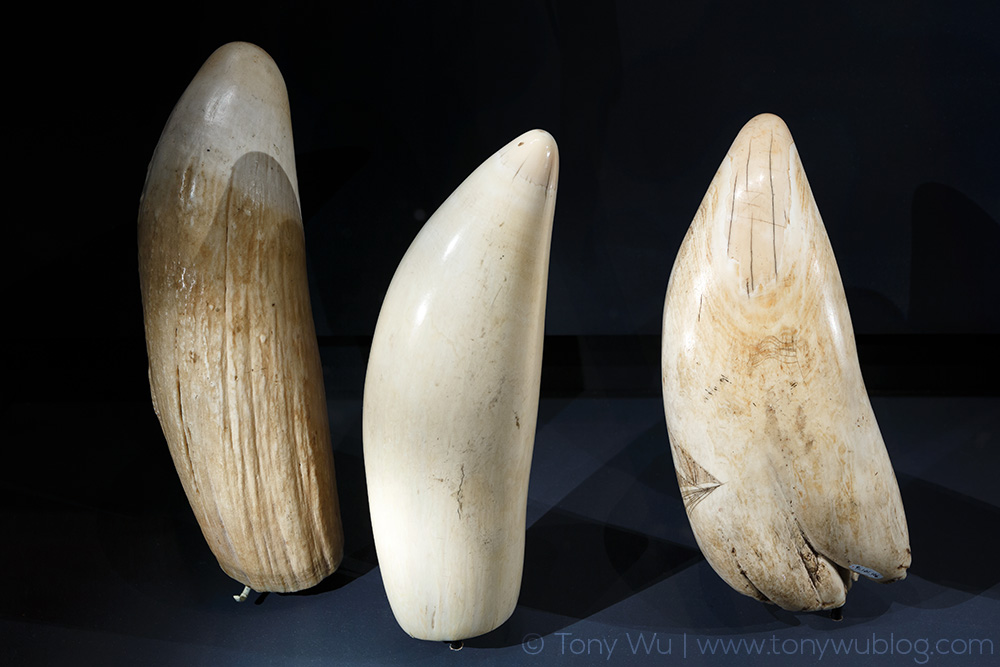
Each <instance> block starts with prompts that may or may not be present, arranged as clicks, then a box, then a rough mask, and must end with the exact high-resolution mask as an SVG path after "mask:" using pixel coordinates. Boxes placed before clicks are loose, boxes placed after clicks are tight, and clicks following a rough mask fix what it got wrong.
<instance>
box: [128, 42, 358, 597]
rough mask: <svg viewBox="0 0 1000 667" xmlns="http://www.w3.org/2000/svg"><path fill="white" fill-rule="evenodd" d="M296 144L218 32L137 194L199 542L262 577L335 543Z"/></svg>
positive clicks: (163, 365) (294, 573)
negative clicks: (217, 42) (219, 43)
mask: <svg viewBox="0 0 1000 667" xmlns="http://www.w3.org/2000/svg"><path fill="white" fill-rule="evenodd" d="M294 155H295V154H294V150H293V145H292V129H291V119H290V116H289V108H288V98H287V94H286V92H285V84H284V81H283V80H282V78H281V74H280V73H279V71H278V68H277V66H276V65H275V64H274V62H273V61H272V60H271V58H270V57H269V56H268V55H267V54H266V53H265V52H264V51H262V50H261V49H259V48H257V47H256V46H253V45H251V44H246V43H233V44H227V45H225V46H223V47H221V48H220V49H218V50H217V51H216V52H215V53H213V54H212V56H211V57H210V58H209V59H208V60H207V61H206V62H205V64H204V65H203V66H202V68H201V69H200V70H199V71H198V73H197V75H196V76H195V77H194V79H193V80H192V82H191V84H190V85H189V86H188V88H187V90H186V91H185V92H184V94H183V96H182V97H181V98H180V100H179V101H178V103H177V105H176V106H175V107H174V110H173V112H172V113H171V115H170V118H169V119H168V120H167V124H166V127H165V128H164V130H163V134H162V135H161V137H160V141H159V143H158V144H157V146H156V150H155V152H154V153H153V158H152V161H151V162H150V165H149V171H148V173H147V176H146V184H145V187H144V189H143V195H142V200H141V203H140V208H139V222H138V235H139V278H140V283H141V288H142V300H143V313H144V320H145V327H146V345H147V351H148V354H149V382H150V389H151V393H152V397H153V406H154V408H155V410H156V414H157V416H158V417H159V419H160V425H161V426H162V428H163V433H164V436H165V437H166V440H167V444H168V445H169V447H170V453H171V456H172V457H173V460H174V464H175V466H176V468H177V473H178V475H179V477H180V479H181V483H182V484H183V486H184V490H185V492H186V493H187V497H188V501H189V502H190V504H191V508H192V510H193V511H194V514H195V516H196V517H197V519H198V523H199V524H200V526H201V529H202V532H203V534H204V536H205V539H206V540H207V541H208V545H209V547H210V548H211V549H212V552H213V553H214V554H215V556H216V558H217V559H218V560H219V564H220V565H221V566H222V569H223V570H224V571H225V572H226V573H227V574H228V575H229V576H231V577H233V578H234V579H236V580H237V581H239V582H241V583H243V584H245V585H246V586H250V587H251V588H253V589H255V590H258V591H296V590H301V589H304V588H308V587H310V586H312V585H314V584H316V583H318V582H319V581H320V580H322V579H323V578H324V577H326V576H327V575H329V574H330V573H331V572H333V571H334V570H335V569H336V567H337V565H338V564H339V562H340V559H341V554H342V534H341V524H340V510H339V506H338V501H337V489H336V481H335V477H334V470H333V454H332V451H331V447H330V435H329V427H328V423H327V413H326V399H325V396H324V392H323V373H322V367H321V364H320V359H319V349H318V346H317V342H316V334H315V331H314V328H313V321H312V312H311V310H310V305H309V292H308V288H307V283H306V259H305V243H304V238H303V231H302V218H301V213H300V210H299V199H298V186H297V184H296V175H295V159H294ZM237 597H239V596H237Z"/></svg>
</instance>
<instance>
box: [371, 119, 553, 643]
mask: <svg viewBox="0 0 1000 667" xmlns="http://www.w3.org/2000/svg"><path fill="white" fill-rule="evenodd" d="M558 164H559V163H558V153H557V150H556V144H555V141H554V140H553V139H552V137H551V136H550V135H549V134H547V133H546V132H543V131H539V130H535V131H531V132H528V133H526V134H524V135H522V136H520V137H518V138H517V139H515V140H514V141H512V142H511V143H509V144H507V145H506V146H505V147H504V148H502V149H501V150H500V151H498V152H497V153H496V154H494V155H493V156H492V157H491V158H489V159H488V160H487V161H486V162H484V163H483V164H482V166H480V167H479V168H478V169H477V170H476V171H474V172H473V173H472V175H470V176H469V177H468V178H467V179H466V180H465V181H464V182H463V183H462V184H461V185H460V186H459V187H458V189H456V190H455V192H454V193H452V195H451V196H450V197H449V198H448V199H447V200H446V201H445V202H444V203H443V204H442V205H441V207H440V208H439V209H438V210H437V212H435V213H434V215H433V216H431V218H430V219H429V220H428V221H427V223H426V224H425V225H424V227H423V229H421V230H420V233H419V234H418V235H417V237H416V239H415V240H414V241H413V243H412V245H411V246H410V248H409V250H407V252H406V255H405V256H404V257H403V259H402V261H401V262H400V264H399V268H398V269H397V270H396V274H395V276H394V277H393V279H392V283H391V284H390V286H389V290H388V292H387V294H386V297H385V301H384V302H383V304H382V310H381V313H380V314H379V319H378V325H377V327H376V329H375V336H374V340H373V342H372V349H371V355H370V357H369V362H368V374H367V377H366V380H365V396H364V421H363V423H364V426H363V431H364V451H365V469H366V472H367V480H368V496H369V502H370V506H371V517H372V529H373V532H374V535H375V546H376V549H377V551H378V560H379V568H380V570H381V573H382V580H383V583H384V584H385V590H386V593H387V594H388V597H389V602H390V604H391V606H392V611H393V613H394V614H395V616H396V620H397V621H398V622H399V624H400V626H401V627H402V628H403V629H404V630H405V631H406V632H407V633H409V634H410V635H411V636H413V637H417V638H419V639H429V640H459V639H466V638H469V637H474V636H477V635H480V634H483V633H486V632H489V631H490V630H492V629H494V628H496V627H498V626H499V625H500V624H501V623H503V622H504V621H505V620H506V619H507V618H508V617H509V616H510V615H511V613H513V611H514V607H515V605H516V603H517V596H518V590H519V588H520V584H521V570H522V565H523V560H524V530H525V512H526V505H527V493H528V471H529V467H530V464H531V453H532V447H533V443H534V436H535V422H536V417H537V412H538V391H539V380H540V376H541V361H542V337H543V331H544V319H545V292H546V282H547V275H548V261H549V241H550V238H551V230H552V218H553V215H554V212H555V200H556V182H557V176H558Z"/></svg>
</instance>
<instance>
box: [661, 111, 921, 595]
mask: <svg viewBox="0 0 1000 667" xmlns="http://www.w3.org/2000/svg"><path fill="white" fill-rule="evenodd" d="M662 352H663V358H662V360H663V402H664V410H665V413H666V419H667V429H668V432H669V434H670V445H671V452H672V454H673V458H674V465H675V468H676V471H677V479H678V483H679V485H680V487H681V494H682V496H683V498H684V502H685V506H686V509H687V513H688V518H689V520H690V521H691V526H692V528H693V530H694V533H695V537H696V539H697V541H698V545H699V546H700V547H701V550H702V553H704V555H705V558H706V559H707V560H708V562H709V563H710V564H711V565H712V567H713V568H714V569H715V571H716V572H718V573H719V575H720V576H722V578H723V579H725V580H726V582H728V583H729V584H730V585H731V586H732V587H733V588H735V589H737V590H738V591H740V592H742V593H745V594H747V595H750V596H752V597H756V598H758V599H761V600H765V601H770V602H774V603H776V604H778V605H780V606H781V607H783V608H785V609H789V610H817V609H825V608H833V607H838V606H840V605H842V604H843V603H844V599H845V595H846V593H847V590H848V588H849V587H850V584H851V581H852V579H853V578H857V575H856V574H852V572H851V571H852V570H853V572H855V573H860V574H864V575H866V576H869V577H870V578H873V579H877V580H880V581H883V582H888V581H894V580H897V579H902V578H903V577H905V576H906V569H907V568H908V567H909V565H910V549H909V538H908V534H907V528H906V518H905V516H904V513H903V504H902V501H901V499H900V495H899V489H898V486H897V484H896V478H895V475H894V474H893V470H892V465H891V464H890V462H889V457H888V454H887V453H886V449H885V444H884V443H883V440H882V436H881V433H880V432H879V429H878V425H877V424H876V422H875V415H874V413H873V412H872V408H871V404H870V403H869V401H868V395H867V392H866V391H865V386H864V381H863V380H862V377H861V369H860V366H859V364H858V356H857V351H856V348H855V344H854V332H853V329H852V326H851V318H850V314H849V313H848V309H847V300H846V297H845V295H844V288H843V285H842V284H841V280H840V273H839V271H838V270H837V263H836V260H835V259H834V255H833V249H832V248H831V246H830V242H829V239H828V238H827V235H826V229H825V228H824V226H823V221H822V219H821V218H820V214H819V210H818V209H817V207H816V203H815V201H814V200H813V196H812V191H811V189H810V188H809V183H808V181H807V180H806V174H805V171H804V170H803V168H802V163H801V161H800V160H799V154H798V151H797V149H796V147H795V144H794V143H793V141H792V137H791V134H790V133H789V131H788V128H787V127H786V126H785V124H784V123H783V122H782V121H781V119H779V118H778V117H777V116H773V115H770V114H764V115H761V116H757V117H756V118H754V119H753V120H751V121H750V122H749V123H747V124H746V126H745V127H744V128H743V130H742V131H741V132H740V133H739V136H737V138H736V141H735V142H733V145H732V147H731V148H730V149H729V153H728V154H727V156H726V158H725V159H724V160H723V161H722V165H721V166H720V167H719V170H718V172H717V173H716V175H715V178H714V179H713V180H712V183H711V185H710V186H709V188H708V192H707V193H706V194H705V198H704V199H703V200H702V203H701V207H700V208H699V209H698V212H697V214H696V215H695V218H694V221H693V222H692V223H691V227H690V228H689V229H688V232H687V235H686V236H685V238H684V241H683V243H682V244H681V248H680V251H679V252H678V254H677V258H676V260H675V262H674V267H673V271H672V272H671V275H670V282H669V285H668V287H667V295H666V300H665V304H664V313H663V350H662Z"/></svg>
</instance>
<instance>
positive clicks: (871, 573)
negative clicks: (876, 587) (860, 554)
mask: <svg viewBox="0 0 1000 667" xmlns="http://www.w3.org/2000/svg"><path fill="white" fill-rule="evenodd" d="M850 567H851V569H852V570H854V571H855V572H857V573H858V574H863V575H865V576H866V577H870V578H872V579H881V578H882V575H881V574H879V573H878V572H876V571H875V570H873V569H871V568H870V567H865V566H864V565H851V566H850Z"/></svg>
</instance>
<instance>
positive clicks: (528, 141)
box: [499, 130, 559, 189]
mask: <svg viewBox="0 0 1000 667" xmlns="http://www.w3.org/2000/svg"><path fill="white" fill-rule="evenodd" d="M499 157H500V162H501V163H502V164H503V165H504V166H505V167H506V168H508V169H511V170H513V172H514V175H515V176H517V177H520V178H523V179H525V180H526V181H528V182H530V183H534V184H536V185H543V186H545V187H546V188H549V189H552V188H554V187H555V185H556V181H557V179H558V177H559V149H558V147H557V146H556V140H555V139H553V138H552V135H551V134H549V133H548V132H546V131H545V130H531V131H530V132H525V133H524V134H522V135H521V136H519V137H518V138H517V139H515V140H514V141H512V142H510V143H509V144H507V146H506V147H504V149H503V150H501V151H500V152H499Z"/></svg>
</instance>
